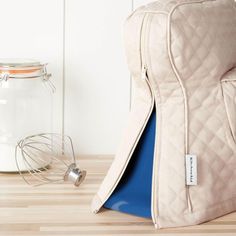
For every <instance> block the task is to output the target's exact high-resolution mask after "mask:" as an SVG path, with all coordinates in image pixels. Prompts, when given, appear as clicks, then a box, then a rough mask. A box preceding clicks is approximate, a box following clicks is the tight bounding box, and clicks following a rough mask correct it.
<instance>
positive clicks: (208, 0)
mask: <svg viewBox="0 0 236 236" xmlns="http://www.w3.org/2000/svg"><path fill="white" fill-rule="evenodd" d="M213 1H214V2H215V1H216V0H202V1H193V2H182V3H179V4H176V5H175V6H174V7H173V8H172V9H171V11H170V13H169V15H168V22H167V42H168V44H167V46H168V57H169V60H170V64H171V67H172V69H173V71H174V74H175V76H176V78H177V80H178V82H179V84H180V87H181V90H182V93H183V98H184V127H185V137H184V143H185V155H186V154H188V152H189V132H188V131H189V110H188V109H189V107H188V96H187V92H186V89H185V86H184V83H183V79H182V78H181V76H180V73H179V71H178V68H177V66H176V65H175V61H174V57H173V54H172V45H171V23H172V16H173V14H174V12H175V11H176V9H177V8H178V7H180V6H183V5H190V4H198V3H204V2H213ZM184 165H185V163H184ZM186 198H187V206H188V208H189V210H190V211H192V210H193V209H192V202H191V196H190V193H189V186H186Z"/></svg>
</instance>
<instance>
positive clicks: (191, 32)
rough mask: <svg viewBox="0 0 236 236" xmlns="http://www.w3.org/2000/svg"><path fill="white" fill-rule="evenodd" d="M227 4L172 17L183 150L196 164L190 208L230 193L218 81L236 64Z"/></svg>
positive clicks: (234, 189)
mask: <svg viewBox="0 0 236 236" xmlns="http://www.w3.org/2000/svg"><path fill="white" fill-rule="evenodd" d="M229 2H230V1H227V0H222V1H215V2H205V3H204V4H203V3H201V4H195V5H190V4H188V5H185V6H180V7H178V8H177V9H176V11H175V12H174V13H173V16H172V27H171V33H172V37H171V40H172V41H171V48H172V55H173V58H174V62H175V65H176V68H177V69H178V73H179V75H180V77H181V79H182V80H183V82H184V86H185V88H186V90H187V99H188V109H189V150H190V153H194V154H197V155H198V162H199V163H198V168H199V184H198V186H194V187H190V194H191V198H192V202H193V207H194V210H199V209H202V208H206V207H209V206H214V205H215V204H217V203H220V202H223V201H226V200H228V199H230V198H233V197H235V195H236V181H235V179H236V171H235V169H236V144H235V142H234V140H233V139H232V135H231V132H230V129H229V124H228V119H227V114H226V110H225V104H224V100H223V95H222V88H221V83H220V80H221V77H222V75H223V74H225V72H227V70H230V69H231V68H232V66H233V65H235V62H236V41H235V38H236V27H235V25H236V14H235V9H234V8H233V7H232V5H230V4H229ZM232 2H233V1H232ZM190 8H191V9H190ZM232 99H233V98H232ZM234 122H235V121H234ZM233 179H234V181H232V180H233ZM219 193H220V194H219Z"/></svg>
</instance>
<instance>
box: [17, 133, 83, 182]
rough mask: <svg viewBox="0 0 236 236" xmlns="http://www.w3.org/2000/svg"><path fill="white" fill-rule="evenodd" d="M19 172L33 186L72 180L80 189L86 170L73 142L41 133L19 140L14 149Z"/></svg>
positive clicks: (62, 136)
mask: <svg viewBox="0 0 236 236" xmlns="http://www.w3.org/2000/svg"><path fill="white" fill-rule="evenodd" d="M15 159H16V165H17V169H18V171H19V173H20V175H21V176H22V178H23V179H24V181H25V182H26V183H27V184H29V185H33V186H38V185H42V184H47V183H54V182H61V181H71V182H73V183H74V185H75V186H79V185H80V184H81V183H82V182H83V180H84V178H85V176H86V171H84V170H80V169H79V167H78V166H77V164H76V158H75V153H74V147H73V143H72V139H71V138H70V137H69V136H66V135H61V134H56V133H41V134H36V135H31V136H28V137H25V138H24V139H22V140H20V141H19V142H18V144H17V146H16V149H15Z"/></svg>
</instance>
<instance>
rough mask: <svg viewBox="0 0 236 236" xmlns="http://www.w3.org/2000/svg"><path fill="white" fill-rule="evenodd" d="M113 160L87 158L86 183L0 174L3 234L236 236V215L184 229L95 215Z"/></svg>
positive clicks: (106, 212) (115, 214)
mask: <svg viewBox="0 0 236 236" xmlns="http://www.w3.org/2000/svg"><path fill="white" fill-rule="evenodd" d="M112 158H113V157H112V156H84V157H80V159H79V164H80V166H81V167H82V168H83V169H86V170H87V177H86V179H85V181H84V183H83V184H82V185H81V186H80V187H79V188H76V187H74V186H72V185H71V184H69V183H63V184H50V185H44V186H40V187H31V186H28V185H26V184H25V182H24V181H23V180H22V179H21V177H20V176H19V175H18V174H0V235H4V236H7V235H10V236H15V235H17V236H21V235H24V236H28V235H33V236H37V235H44V236H49V235H50V236H51V235H60V236H62V235H63V236H69V235H102V236H107V235H140V236H141V235H153V234H158V235H176V236H180V235H185V236H186V235H194V236H198V235H201V236H205V235H214V236H215V235H227V236H236V213H233V214H229V215H226V216H224V217H221V218H218V219H216V220H214V221H211V222H208V223H205V224H202V225H197V226H191V227H184V228H172V229H162V230H156V229H155V228H154V226H153V224H152V222H151V220H148V219H143V218H139V217H135V216H131V215H126V214H122V213H119V212H115V211H110V210H103V211H102V212H101V213H99V214H97V215H95V214H93V213H91V211H90V203H91V199H92V197H93V195H94V194H95V192H96V191H97V189H98V187H99V184H100V183H101V181H102V179H103V177H104V175H105V173H106V171H107V169H108V168H109V166H110V164H111V161H112Z"/></svg>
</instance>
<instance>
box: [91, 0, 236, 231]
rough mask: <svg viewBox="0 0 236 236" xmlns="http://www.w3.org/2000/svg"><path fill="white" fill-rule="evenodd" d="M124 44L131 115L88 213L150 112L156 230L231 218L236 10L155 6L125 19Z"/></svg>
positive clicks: (227, 0)
mask: <svg viewBox="0 0 236 236" xmlns="http://www.w3.org/2000/svg"><path fill="white" fill-rule="evenodd" d="M125 37H126V38H125V41H126V49H127V56H128V64H129V68H130V71H131V73H132V77H133V86H134V98H133V104H132V110H131V113H130V117H129V122H128V126H127V129H126V133H125V135H124V138H123V141H122V143H121V146H120V148H119V150H118V152H117V155H116V158H115V160H114V162H113V164H112V166H111V168H110V169H109V171H108V174H107V176H106V177H105V179H104V181H103V183H102V185H101V187H100V189H99V190H98V192H97V194H96V196H95V197H94V199H93V203H92V209H93V211H94V212H98V211H99V209H100V208H101V207H102V205H103V204H104V202H105V201H106V200H107V199H108V197H109V196H110V195H111V193H112V191H113V190H114V189H115V187H116V186H117V184H118V182H119V180H120V178H121V177H122V174H123V173H124V171H125V168H126V166H127V164H128V161H129V159H130V157H131V156H132V153H133V151H134V149H135V145H136V144H137V141H138V140H139V138H140V135H141V133H142V131H143V129H144V128H145V125H146V123H147V121H148V118H149V116H150V113H151V111H152V109H153V106H154V105H155V106H156V111H157V118H156V119H157V127H156V144H155V153H154V166H153V181H152V219H153V222H154V224H155V226H156V227H157V228H163V227H176V226H186V225H193V224H198V223H201V222H205V221H208V220H211V219H214V218H216V217H219V216H222V215H224V214H227V213H229V212H233V211H235V210H236V69H234V68H236V3H235V2H234V0H205V1H194V0H184V1H183V0H177V1H173V0H162V1H161V0H160V1H157V2H154V3H151V4H148V5H146V6H144V7H141V8H139V9H137V10H136V11H135V12H134V13H133V14H132V15H131V16H130V17H129V18H128V19H127V22H126V25H125ZM142 68H143V69H146V70H147V76H145V73H146V72H145V70H144V74H143V76H141V74H142ZM186 154H196V155H197V161H198V164H197V165H198V184H197V185H196V186H186V184H185V155H186Z"/></svg>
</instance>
